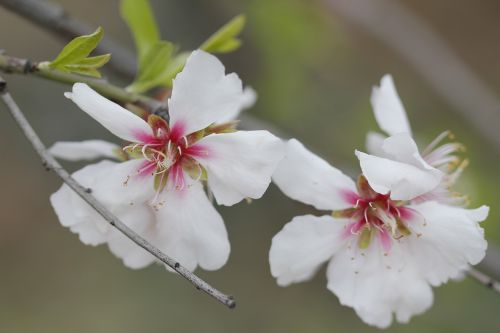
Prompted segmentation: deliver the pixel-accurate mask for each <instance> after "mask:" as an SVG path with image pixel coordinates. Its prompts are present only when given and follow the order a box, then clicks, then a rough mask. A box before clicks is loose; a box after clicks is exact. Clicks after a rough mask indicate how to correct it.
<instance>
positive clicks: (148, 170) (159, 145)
mask: <svg viewBox="0 0 500 333" xmlns="http://www.w3.org/2000/svg"><path fill="white" fill-rule="evenodd" d="M148 123H149V124H150V126H151V127H152V129H153V133H154V135H153V136H151V135H148V136H143V137H141V141H142V142H141V143H136V144H131V145H128V146H126V147H124V148H123V150H124V151H125V152H127V153H128V154H129V156H131V157H132V158H142V159H144V163H143V164H142V165H141V167H140V168H139V170H137V173H138V175H140V176H154V177H155V189H156V190H157V191H158V192H160V191H162V190H163V188H164V187H165V186H166V185H167V182H169V183H172V184H173V186H174V187H175V189H178V190H182V189H183V188H184V187H185V185H186V181H185V179H184V171H186V172H188V173H189V174H190V175H191V176H193V178H197V180H199V179H200V178H201V177H202V175H203V174H204V169H203V167H202V166H201V165H200V163H199V162H198V161H197V160H196V158H197V157H201V156H206V155H207V154H208V149H206V147H204V146H203V145H201V144H199V143H196V141H198V140H199V138H200V136H199V135H197V134H196V133H194V134H190V135H187V136H186V135H183V132H184V131H183V129H182V126H180V125H177V126H173V127H172V128H169V126H168V124H167V123H166V122H165V121H164V120H163V119H161V118H159V117H156V116H150V117H149V118H148Z"/></svg>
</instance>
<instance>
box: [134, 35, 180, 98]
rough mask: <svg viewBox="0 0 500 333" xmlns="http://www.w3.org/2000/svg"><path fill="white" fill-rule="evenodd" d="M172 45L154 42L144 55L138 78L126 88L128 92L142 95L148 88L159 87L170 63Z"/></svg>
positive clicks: (164, 42)
mask: <svg viewBox="0 0 500 333" xmlns="http://www.w3.org/2000/svg"><path fill="white" fill-rule="evenodd" d="M173 51H174V45H173V44H172V43H170V42H166V41H159V42H156V43H155V44H154V45H153V46H152V47H151V48H150V50H149V52H148V54H146V56H145V58H144V65H143V67H142V68H141V70H140V72H139V75H138V77H137V78H136V79H135V81H134V82H133V83H132V84H131V85H130V86H129V87H127V89H128V90H130V91H133V92H136V93H142V92H144V91H146V90H148V89H150V88H153V87H155V86H157V85H159V83H158V82H161V81H162V80H161V77H162V75H163V72H164V71H165V69H166V68H168V65H169V63H170V59H171V57H172V53H173Z"/></svg>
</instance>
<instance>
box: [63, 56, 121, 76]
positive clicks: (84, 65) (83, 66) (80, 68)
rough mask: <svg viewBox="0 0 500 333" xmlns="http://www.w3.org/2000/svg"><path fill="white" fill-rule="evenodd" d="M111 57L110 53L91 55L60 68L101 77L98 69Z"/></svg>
mask: <svg viewBox="0 0 500 333" xmlns="http://www.w3.org/2000/svg"><path fill="white" fill-rule="evenodd" d="M110 58H111V55H110V54H103V55H100V56H96V57H89V58H85V59H82V60H80V61H78V62H77V63H74V64H70V65H64V66H62V67H60V68H59V69H60V70H62V71H64V72H72V73H77V74H82V75H88V76H93V77H101V73H99V71H98V70H97V69H98V68H100V67H102V66H104V65H105V64H106V63H107V62H108V61H109V59H110Z"/></svg>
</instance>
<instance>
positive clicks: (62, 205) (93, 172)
mask: <svg viewBox="0 0 500 333" xmlns="http://www.w3.org/2000/svg"><path fill="white" fill-rule="evenodd" d="M114 167H115V163H113V162H110V161H102V162H99V163H97V164H91V165H88V166H86V167H84V168H82V169H80V170H78V171H76V172H75V173H73V175H72V176H73V177H74V178H75V179H76V180H77V181H78V182H80V183H81V184H82V185H83V186H86V187H89V188H92V187H94V185H95V184H96V182H97V181H98V179H99V178H100V177H102V176H103V175H107V174H108V172H109V171H110V170H111V169H113V168H114ZM50 203H51V204H52V207H53V208H54V211H55V212H56V214H57V217H58V218H59V221H60V222H61V224H62V225H63V226H65V227H69V228H70V229H71V231H72V232H74V233H77V234H78V235H79V236H80V240H81V241H82V242H83V243H84V244H88V245H99V244H102V243H104V242H105V241H106V234H107V232H108V224H107V222H106V221H105V220H104V219H103V218H102V217H101V216H100V215H99V214H97V213H96V212H95V210H94V209H93V208H92V207H90V206H89V205H88V204H87V203H86V202H84V201H83V199H81V198H80V197H79V196H78V195H77V194H76V193H75V192H74V191H73V190H71V189H70V188H69V187H68V186H67V185H62V186H61V188H60V189H59V190H58V191H56V192H55V193H53V194H52V195H51V196H50Z"/></svg>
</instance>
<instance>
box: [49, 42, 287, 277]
mask: <svg viewBox="0 0 500 333" xmlns="http://www.w3.org/2000/svg"><path fill="white" fill-rule="evenodd" d="M66 97H68V98H70V99H71V100H72V101H73V102H75V103H76V104H77V105H78V106H79V107H80V108H81V109H82V110H83V111H84V112H86V113H87V114H88V115H90V116H91V117H92V118H94V119H95V120H97V121H98V122H99V123H101V125H103V126H104V127H105V128H107V129H108V130H109V131H110V132H111V133H113V134H114V135H116V136H117V137H119V138H121V139H122V140H124V141H126V142H128V143H127V144H126V145H125V147H123V148H122V149H121V150H120V149H119V147H118V146H116V145H114V144H111V143H108V142H103V141H100V140H90V141H83V142H79V143H74V142H73V143H71V142H62V143H57V144H55V145H54V146H53V147H52V148H51V152H52V153H53V154H54V155H55V156H56V157H61V158H67V159H70V160H76V159H79V158H80V159H91V158H96V157H106V158H110V157H115V158H118V159H119V160H122V162H120V163H117V162H111V161H101V162H99V163H97V164H92V165H88V166H86V167H85V168H83V169H81V170H79V171H77V172H76V173H75V174H74V175H73V176H74V177H75V178H76V179H77V180H78V181H80V182H81V183H82V184H83V185H84V186H87V187H89V188H90V189H91V191H92V193H93V195H95V196H96V198H97V199H98V200H100V201H102V202H103V203H104V204H105V205H106V206H107V207H108V208H109V209H110V210H111V211H112V212H113V213H114V214H116V215H117V216H118V217H119V218H122V219H123V221H124V223H126V224H127V225H128V226H129V227H130V228H132V229H133V230H134V231H136V232H137V233H139V234H140V235H141V236H143V237H144V238H146V239H147V240H148V241H149V242H151V243H152V244H153V245H155V246H157V247H158V248H159V249H160V250H162V251H164V252H165V253H166V254H167V255H169V256H171V257H173V258H175V259H176V260H178V261H180V262H181V263H182V264H183V265H184V266H185V267H187V268H189V269H190V270H194V269H195V268H196V266H197V265H200V266H201V267H202V268H204V269H208V270H214V269H218V268H220V267H222V266H223V265H224V264H225V262H226V261H227V258H228V256H229V251H230V246H229V241H228V239H227V232H226V228H225V226H224V223H223V220H222V217H221V216H220V215H219V213H218V212H217V211H216V210H215V208H214V207H213V205H212V203H211V202H210V201H209V199H208V197H207V195H206V193H205V192H206V191H210V192H211V193H212V194H213V196H214V198H215V200H216V202H217V203H218V204H221V205H227V206H231V205H233V204H236V203H238V202H240V201H241V200H242V199H244V198H260V197H261V196H262V195H263V194H264V192H265V190H266V189H267V187H268V185H269V183H270V182H271V175H272V173H273V172H274V170H275V168H276V166H277V164H278V162H279V161H280V160H281V159H282V157H283V154H284V151H283V150H284V147H283V143H282V141H281V140H280V139H278V138H277V137H275V136H274V135H272V134H271V133H269V132H267V131H237V130H236V128H235V125H236V123H235V122H234V121H233V120H234V118H235V117H236V116H237V114H238V113H239V111H240V110H241V109H242V108H244V107H248V106H249V105H250V104H252V103H253V100H254V99H255V96H254V93H253V91H251V90H248V89H245V90H244V89H243V88H242V83H241V80H240V79H239V78H238V76H237V75H236V74H234V73H231V74H227V75H226V74H225V69H224V66H223V65H222V63H220V61H219V60H218V59H217V58H216V57H214V56H212V55H210V54H208V53H205V52H203V51H194V52H193V53H192V54H191V56H190V57H189V58H188V59H187V62H186V65H185V67H184V70H183V71H182V72H181V73H179V74H178V75H177V77H176V78H175V79H174V82H173V89H172V94H171V97H170V98H169V100H168V108H169V121H166V120H164V119H162V118H160V117H159V116H155V115H149V116H148V117H147V120H143V119H142V118H140V117H139V116H136V115H135V114H133V113H131V112H130V111H128V110H126V109H124V108H123V107H121V106H119V105H118V104H115V103H113V102H111V101H109V100H108V99H106V98H104V97H102V96H100V95H99V94H98V93H97V92H95V91H94V90H92V89H91V88H90V87H88V86H87V85H85V84H83V83H77V84H75V85H74V86H73V91H72V92H71V93H66ZM204 184H206V185H207V186H206V189H205V188H204ZM51 203H52V205H53V207H54V209H55V211H56V213H57V215H58V217H59V219H60V221H61V223H62V224H63V225H64V226H67V227H69V228H70V229H71V230H72V231H73V232H76V233H78V234H79V235H80V239H81V240H82V241H83V242H84V243H86V244H90V245H98V244H102V243H107V244H108V246H109V247H110V249H111V251H112V252H113V253H114V254H115V255H117V256H118V257H120V258H122V259H123V260H124V263H125V264H126V265H127V266H129V267H131V268H141V267H144V266H147V265H149V264H150V263H152V262H153V261H154V258H153V257H152V256H151V255H149V254H148V253H147V252H145V251H144V250H143V249H142V248H140V247H138V246H136V245H135V244H133V243H132V242H131V241H129V240H128V239H126V238H125V237H124V236H123V235H121V234H119V233H118V232H117V231H116V230H113V229H112V228H111V227H108V225H107V224H105V223H103V222H104V221H103V220H102V219H101V218H99V217H98V216H97V214H96V213H94V212H93V211H92V210H91V209H90V207H88V206H87V205H86V204H85V203H84V202H83V201H82V200H81V199H79V198H78V197H77V196H76V195H75V194H74V193H73V192H71V190H69V188H67V187H66V186H65V185H63V186H62V187H61V189H60V190H59V191H57V192H56V193H54V194H53V195H52V197H51Z"/></svg>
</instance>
